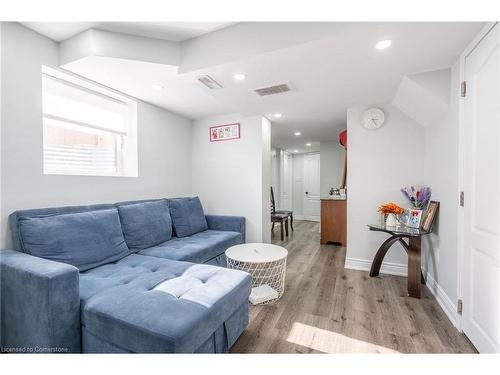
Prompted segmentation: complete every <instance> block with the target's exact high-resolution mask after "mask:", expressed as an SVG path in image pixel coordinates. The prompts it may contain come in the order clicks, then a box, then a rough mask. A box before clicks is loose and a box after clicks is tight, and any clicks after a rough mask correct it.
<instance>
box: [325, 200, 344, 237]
mask: <svg viewBox="0 0 500 375" xmlns="http://www.w3.org/2000/svg"><path fill="white" fill-rule="evenodd" d="M328 242H330V243H337V244H340V245H342V246H347V200H346V199H321V243H322V244H326V243H328Z"/></svg>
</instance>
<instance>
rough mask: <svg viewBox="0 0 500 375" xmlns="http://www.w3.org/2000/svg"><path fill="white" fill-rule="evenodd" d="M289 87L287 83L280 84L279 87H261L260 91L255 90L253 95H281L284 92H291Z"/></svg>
mask: <svg viewBox="0 0 500 375" xmlns="http://www.w3.org/2000/svg"><path fill="white" fill-rule="evenodd" d="M291 90H292V89H291V88H290V85H289V84H288V83H282V84H281V85H275V86H270V87H263V88H261V89H255V90H254V91H255V93H256V94H257V95H259V96H267V95H275V94H282V93H284V92H288V91H291Z"/></svg>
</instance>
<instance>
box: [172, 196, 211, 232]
mask: <svg viewBox="0 0 500 375" xmlns="http://www.w3.org/2000/svg"><path fill="white" fill-rule="evenodd" d="M169 203H170V215H171V216H172V222H173V224H174V229H175V235H176V236H177V237H186V236H191V235H193V234H195V233H198V232H203V231H204V230H207V229H208V224H207V219H206V218H205V214H204V212H203V207H202V206H201V202H200V199H199V198H198V197H193V198H173V199H169Z"/></svg>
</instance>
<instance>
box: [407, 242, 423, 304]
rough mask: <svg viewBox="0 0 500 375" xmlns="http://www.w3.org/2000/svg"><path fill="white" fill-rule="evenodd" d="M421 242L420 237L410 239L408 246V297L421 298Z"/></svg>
mask: <svg viewBox="0 0 500 375" xmlns="http://www.w3.org/2000/svg"><path fill="white" fill-rule="evenodd" d="M420 248H421V241H420V236H418V237H410V241H409V246H408V295H409V296H410V297H414V298H420V289H421V283H422V276H423V275H422V270H421V268H420V267H421V258H420Z"/></svg>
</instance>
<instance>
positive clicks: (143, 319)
mask: <svg viewBox="0 0 500 375" xmlns="http://www.w3.org/2000/svg"><path fill="white" fill-rule="evenodd" d="M250 289H251V277H250V275H249V274H247V273H245V272H241V271H236V270H229V269H225V268H221V267H215V266H209V265H200V264H192V263H187V262H177V261H173V260H167V259H160V258H153V257H148V256H143V255H139V254H131V255H129V256H127V257H126V258H123V259H121V260H120V261H118V262H116V263H111V264H106V265H103V266H101V267H98V268H94V269H92V270H90V271H87V272H84V273H81V274H80V296H81V299H82V324H83V326H84V329H85V330H87V331H88V332H90V333H91V334H92V335H95V336H97V337H100V338H101V339H105V340H106V341H107V342H109V343H110V344H113V345H117V346H119V347H121V348H123V349H125V350H127V351H132V352H142V353H145V352H177V353H189V352H194V351H195V350H196V349H197V348H198V347H200V345H202V344H203V343H204V342H205V341H206V340H207V339H208V338H209V337H210V335H212V334H213V332H215V331H216V330H217V328H218V327H220V326H221V325H223V324H227V322H228V319H229V318H230V317H231V316H232V315H233V314H234V313H235V312H236V311H237V310H238V308H240V306H242V305H243V304H246V303H248V296H249V294H250Z"/></svg>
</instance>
